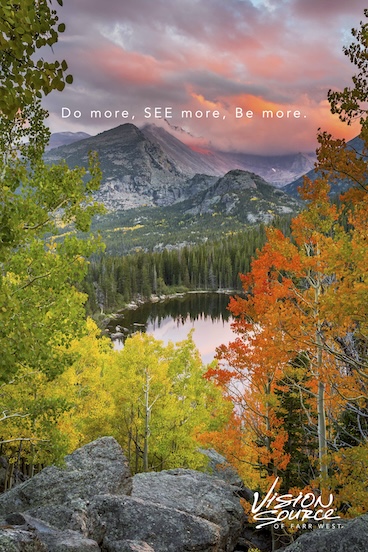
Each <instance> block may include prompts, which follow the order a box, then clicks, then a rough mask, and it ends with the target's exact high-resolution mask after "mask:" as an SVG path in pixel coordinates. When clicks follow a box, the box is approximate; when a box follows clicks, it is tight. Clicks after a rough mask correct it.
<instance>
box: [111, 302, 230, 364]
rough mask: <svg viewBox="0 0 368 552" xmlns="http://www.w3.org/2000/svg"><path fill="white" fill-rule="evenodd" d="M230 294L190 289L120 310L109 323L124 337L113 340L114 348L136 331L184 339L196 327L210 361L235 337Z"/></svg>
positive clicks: (198, 341)
mask: <svg viewBox="0 0 368 552" xmlns="http://www.w3.org/2000/svg"><path fill="white" fill-rule="evenodd" d="M229 299H230V296H229V295H227V294H224V293H190V294H186V295H185V296H182V297H175V298H173V299H167V300H165V301H160V302H158V303H146V304H144V305H142V306H140V307H139V308H138V309H135V310H127V311H124V312H122V313H121V316H119V318H116V319H114V320H112V321H111V323H110V324H109V326H108V329H109V331H110V332H111V333H112V334H113V333H114V332H116V331H120V332H121V333H122V334H123V336H124V337H121V339H116V340H115V341H114V344H115V348H116V349H120V348H122V347H123V341H124V339H125V338H126V337H127V336H128V335H131V334H132V333H134V332H137V331H144V332H147V333H149V334H151V335H153V336H154V337H155V338H156V339H160V340H162V341H163V342H164V343H165V344H167V343H168V342H169V341H173V342H174V343H176V342H178V341H182V340H183V339H185V338H186V337H187V335H188V333H189V331H190V330H191V329H194V334H193V339H194V342H195V344H196V346H197V347H198V349H199V352H200V353H201V356H202V359H203V362H204V363H208V362H211V361H212V360H213V359H214V356H215V354H216V347H218V346H219V345H221V344H223V343H228V342H229V341H232V340H233V339H234V334H233V332H232V331H231V328H230V325H231V322H232V316H231V314H230V312H229V311H228V310H227V308H226V307H227V305H228V304H229Z"/></svg>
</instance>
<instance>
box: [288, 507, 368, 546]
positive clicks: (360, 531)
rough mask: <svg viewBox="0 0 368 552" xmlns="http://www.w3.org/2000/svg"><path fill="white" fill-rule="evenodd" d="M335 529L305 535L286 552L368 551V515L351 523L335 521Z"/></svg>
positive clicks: (320, 530)
mask: <svg viewBox="0 0 368 552" xmlns="http://www.w3.org/2000/svg"><path fill="white" fill-rule="evenodd" d="M335 521H336V523H335V527H336V526H337V525H342V527H341V528H335V529H333V528H330V529H319V530H317V531H313V532H309V533H304V534H303V535H301V536H300V537H299V538H297V539H296V541H295V542H293V544H291V545H290V546H287V547H286V548H284V549H283V550H284V552H365V551H366V550H368V514H365V515H363V516H360V517H358V518H355V519H353V520H351V521H345V520H335Z"/></svg>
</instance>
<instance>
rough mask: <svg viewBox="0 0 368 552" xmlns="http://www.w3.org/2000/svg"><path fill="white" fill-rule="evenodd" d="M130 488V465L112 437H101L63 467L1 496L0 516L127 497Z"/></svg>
mask: <svg viewBox="0 0 368 552" xmlns="http://www.w3.org/2000/svg"><path fill="white" fill-rule="evenodd" d="M131 488H132V480H131V476H130V470H129V466H128V463H127V461H126V458H125V457H124V455H123V453H122V450H121V447H120V445H119V444H118V443H117V442H116V441H115V439H113V438H112V437H102V438H101V439H97V440H96V441H93V442H92V443H89V444H88V445H85V446H84V447H82V448H80V449H78V450H76V451H75V452H73V454H71V455H69V456H67V457H66V458H65V468H57V467H55V466H51V467H48V468H45V469H44V470H42V472H40V473H38V474H37V475H35V476H34V477H33V478H32V479H29V480H28V481H26V482H24V483H21V484H20V485H18V486H16V487H14V488H13V489H10V490H9V491H7V492H6V493H4V494H3V495H0V515H3V516H4V515H6V514H8V513H10V512H24V511H26V510H32V509H34V508H37V507H39V506H40V507H42V508H45V507H46V506H49V505H68V504H71V503H72V502H73V501H76V500H77V501H78V500H79V501H82V502H83V501H84V502H88V501H89V500H91V499H92V498H94V497H95V496H96V495H98V494H104V493H112V494H116V495H120V494H130V492H131ZM48 521H49V520H48Z"/></svg>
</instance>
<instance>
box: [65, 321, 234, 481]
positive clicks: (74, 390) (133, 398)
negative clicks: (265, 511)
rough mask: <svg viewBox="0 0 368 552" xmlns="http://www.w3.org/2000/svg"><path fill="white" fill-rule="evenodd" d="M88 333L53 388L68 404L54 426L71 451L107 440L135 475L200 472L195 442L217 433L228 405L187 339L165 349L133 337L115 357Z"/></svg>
mask: <svg viewBox="0 0 368 552" xmlns="http://www.w3.org/2000/svg"><path fill="white" fill-rule="evenodd" d="M88 327H89V335H88V336H85V337H83V338H82V339H80V340H75V342H74V343H73V345H72V350H73V351H75V352H76V353H77V354H78V355H79V357H78V359H77V360H76V361H75V363H74V364H73V366H71V367H70V368H69V369H68V370H66V371H65V372H64V373H63V374H62V376H60V378H59V379H58V383H57V387H58V389H59V390H60V393H61V396H63V397H64V398H65V399H66V400H68V401H69V402H70V403H71V404H72V408H71V409H70V410H69V411H68V412H66V413H65V414H64V416H63V417H62V419H61V420H60V422H59V428H60V430H61V431H66V432H67V433H68V435H69V437H70V438H71V445H72V447H73V448H75V447H77V446H80V445H81V444H84V443H86V442H89V441H91V440H92V439H95V438H97V437H100V436H102V435H106V434H109V435H113V436H114V437H115V438H116V439H117V440H118V442H119V443H120V444H121V446H122V448H123V450H124V452H125V454H126V455H127V457H128V459H129V461H130V465H131V468H132V470H133V472H138V471H142V470H144V469H153V470H155V469H157V470H158V469H168V468H174V467H178V466H182V467H190V468H200V467H203V465H204V464H205V460H204V457H203V455H201V454H199V453H198V452H197V448H198V446H199V440H198V439H199V436H200V434H201V433H205V432H209V431H216V430H217V429H219V428H221V427H223V426H224V425H225V423H226V422H227V420H228V417H229V415H230V409H231V408H232V406H231V404H230V403H229V402H225V401H224V400H223V398H222V395H221V392H220V391H219V390H218V389H217V388H216V387H215V386H214V385H213V384H212V383H210V382H208V381H207V380H206V379H204V377H203V374H204V372H205V367H204V366H203V365H202V362H201V359H200V356H199V353H198V351H197V349H196V348H195V345H194V343H193V340H192V336H191V335H190V336H188V338H187V339H186V340H185V341H183V342H181V343H178V344H176V345H173V344H172V343H170V344H169V345H167V346H164V345H163V343H162V342H161V341H157V340H155V339H154V338H153V337H152V336H149V335H146V334H135V335H134V336H132V337H129V338H128V339H127V340H126V342H125V346H124V348H123V349H122V350H121V351H113V350H112V349H111V345H110V343H109V341H108V340H107V339H106V338H102V339H100V340H96V335H97V327H96V326H95V325H94V324H93V322H91V321H89V322H88ZM145 456H146V460H145Z"/></svg>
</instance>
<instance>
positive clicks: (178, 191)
mask: <svg viewBox="0 0 368 552" xmlns="http://www.w3.org/2000/svg"><path fill="white" fill-rule="evenodd" d="M90 151H96V152H97V153H98V156H99V161H100V166H101V169H102V172H103V182H102V185H101V188H100V190H99V192H98V193H97V194H96V198H97V199H98V200H99V201H102V202H103V203H104V204H105V205H106V207H107V208H108V209H111V210H116V209H129V208H135V207H139V206H144V205H169V204H171V203H174V202H175V201H177V200H178V199H180V197H181V196H182V195H183V193H184V191H185V188H186V181H187V179H188V175H187V174H184V173H183V172H182V171H181V169H180V167H177V166H176V165H175V162H174V161H173V160H172V159H171V158H169V157H168V155H166V153H165V152H164V151H163V149H162V147H161V145H160V143H159V142H158V141H157V140H156V141H151V140H150V139H149V138H148V137H147V136H145V135H144V134H143V132H142V131H141V130H139V128H137V127H136V126H135V125H132V124H129V123H127V124H124V125H120V126H118V127H116V128H113V129H111V130H107V131H105V132H102V133H101V134H98V135H97V136H92V137H90V138H87V139H84V140H80V141H79V142H74V143H73V144H70V145H67V146H62V147H60V148H57V149H53V150H50V151H49V152H47V153H46V156H45V159H46V161H48V162H54V161H60V160H61V159H65V160H66V162H67V163H68V165H69V166H71V167H74V166H76V165H79V166H85V167H87V166H88V153H89V152H90Z"/></svg>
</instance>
